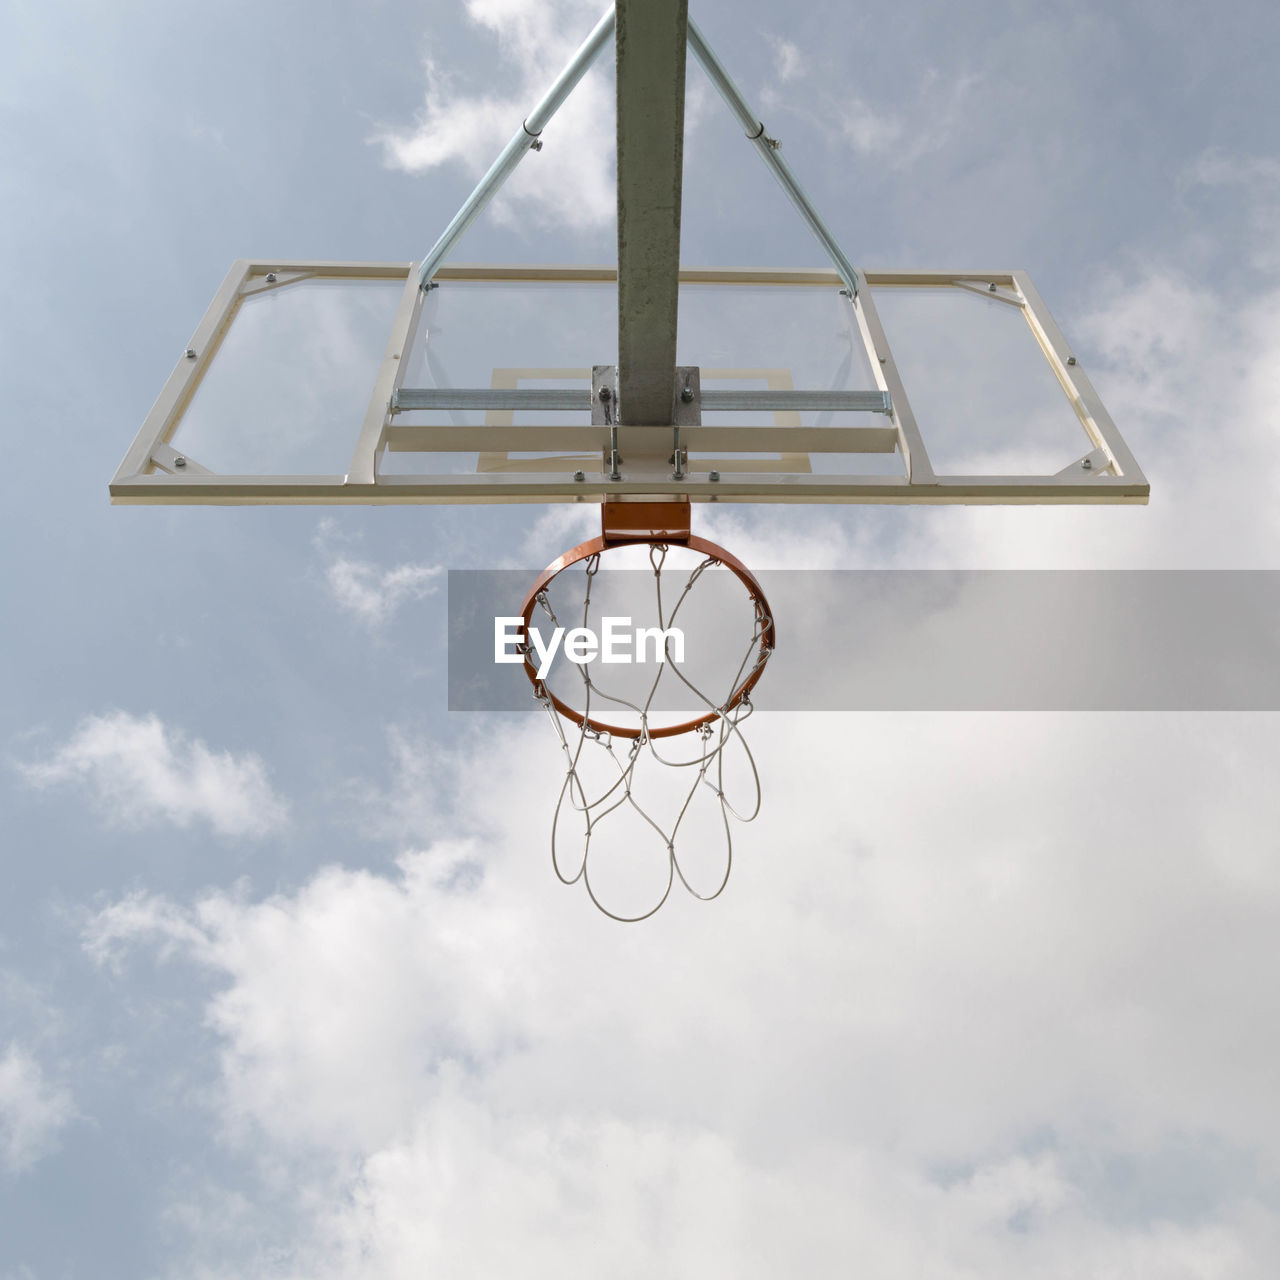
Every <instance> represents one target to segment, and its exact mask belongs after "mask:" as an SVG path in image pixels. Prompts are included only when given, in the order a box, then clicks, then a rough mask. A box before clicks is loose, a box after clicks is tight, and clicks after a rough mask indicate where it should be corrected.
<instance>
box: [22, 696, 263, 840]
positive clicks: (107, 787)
mask: <svg viewBox="0 0 1280 1280" xmlns="http://www.w3.org/2000/svg"><path fill="white" fill-rule="evenodd" d="M19 770H20V772H21V773H22V776H23V777H24V778H25V779H26V781H27V782H28V783H29V784H30V785H32V786H35V787H41V788H43V787H51V786H57V785H63V784H67V783H79V784H81V785H83V786H85V787H87V788H88V789H89V790H90V791H91V792H92V793H93V795H94V798H95V799H96V800H97V802H98V803H99V804H100V805H101V806H102V807H103V809H104V810H105V811H106V812H107V814H108V815H109V816H110V817H111V818H112V819H113V820H115V821H117V822H120V823H122V824H124V825H126V826H139V825H145V824H149V823H154V822H158V821H166V822H172V823H173V824H174V825H176V826H179V827H188V826H190V825H191V824H192V823H193V822H196V821H203V822H207V823H209V825H210V826H212V827H213V829H214V830H215V831H217V832H218V833H219V834H220V835H224V836H251V837H261V836H266V835H269V834H270V833H272V832H274V831H277V830H279V829H280V828H282V827H283V826H284V825H285V823H286V821H287V815H288V810H287V805H286V804H285V802H284V800H283V799H281V798H280V797H279V796H278V795H276V793H275V792H274V791H273V790H272V788H271V784H270V781H269V780H268V777H267V770H266V766H265V765H264V764H263V762H262V760H261V759H260V758H259V757H258V756H257V755H255V754H253V753H252V752H247V753H245V754H243V755H239V756H235V755H232V754H231V753H230V752H228V751H213V750H211V749H210V748H209V747H207V746H206V745H205V744H204V743H203V742H202V741H200V740H199V739H193V740H190V741H188V740H187V739H186V738H185V737H184V736H183V735H182V734H181V733H180V732H177V731H174V730H171V729H168V728H166V727H165V725H164V724H163V723H162V722H161V720H160V718H159V717H158V716H155V715H149V716H132V715H129V714H128V713H127V712H124V711H115V712H112V713H110V714H108V715H103V716H90V717H88V718H87V719H86V720H84V721H82V722H81V724H80V725H79V726H78V727H77V728H76V730H75V732H74V733H73V734H72V735H71V737H70V739H69V740H68V741H67V742H66V743H65V744H64V745H63V746H62V747H60V748H59V749H58V750H57V751H56V752H54V754H53V755H52V756H51V757H50V758H49V759H48V760H44V761H39V762H36V763H32V764H22V765H19Z"/></svg>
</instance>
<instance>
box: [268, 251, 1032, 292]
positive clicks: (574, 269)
mask: <svg viewBox="0 0 1280 1280" xmlns="http://www.w3.org/2000/svg"><path fill="white" fill-rule="evenodd" d="M243 265H244V268H245V271H246V274H247V275H249V276H265V275H267V274H268V273H269V272H272V271H274V272H277V273H283V272H294V271H306V272H309V273H312V274H314V275H315V276H317V277H319V278H321V279H351V278H355V279H361V278H364V279H375V280H403V279H404V278H405V277H406V276H407V275H408V274H409V273H410V272H411V271H414V270H416V268H417V264H416V263H413V262H355V261H336V260H335V261H329V262H317V261H315V260H314V259H311V258H252V259H248V260H246V261H245V263H244V264H243ZM1020 274H1021V273H1020V272H1017V271H1010V270H1004V271H864V272H863V273H862V276H863V279H864V280H865V281H866V283H867V284H869V285H872V286H873V287H874V286H876V285H880V286H886V285H887V286H894V285H898V286H907V287H912V286H914V287H915V288H930V287H945V286H947V285H952V284H959V283H971V284H995V285H1000V286H1003V287H1006V288H1016V287H1017V285H1018V276H1019V275H1020ZM617 278H618V268H617V267H616V266H613V265H610V264H608V263H601V264H598V265H595V266H578V265H563V264H562V265H557V264H546V263H536V262H535V263H497V264H494V263H475V262H470V263H468V262H446V263H442V264H441V265H440V267H439V268H438V269H437V270H436V273H435V279H436V280H440V281H456V282H458V283H465V282H471V283H480V282H483V281H488V282H491V283H500V282H502V281H511V282H515V281H521V280H527V281H531V282H533V281H542V282H546V281H552V282H559V283H564V284H612V283H613V282H614V281H616V280H617ZM680 283H681V284H737V285H746V286H766V285H773V286H782V287H792V288H794V287H797V286H798V287H807V288H832V289H843V288H844V287H845V286H844V281H843V280H842V279H841V278H840V273H839V272H838V271H835V270H834V269H832V268H831V267H681V268H680Z"/></svg>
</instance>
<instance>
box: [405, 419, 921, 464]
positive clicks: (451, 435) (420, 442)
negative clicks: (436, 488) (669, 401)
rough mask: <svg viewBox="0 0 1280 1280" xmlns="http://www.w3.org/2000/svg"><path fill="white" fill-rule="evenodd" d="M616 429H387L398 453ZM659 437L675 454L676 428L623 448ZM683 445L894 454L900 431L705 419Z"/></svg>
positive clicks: (517, 448) (582, 447) (508, 447)
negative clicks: (734, 422)
mask: <svg viewBox="0 0 1280 1280" xmlns="http://www.w3.org/2000/svg"><path fill="white" fill-rule="evenodd" d="M610 431H611V428H609V427H606V426H600V425H592V424H590V423H581V424H570V425H550V426H542V425H537V424H534V423H529V424H527V425H523V426H483V427H480V426H475V427H468V426H457V425H455V424H453V423H431V424H429V425H421V424H414V425H408V424H400V423H393V424H392V425H391V426H389V427H388V428H387V432H386V437H387V448H388V449H389V450H390V451H391V452H392V453H511V452H517V453H550V452H552V451H557V450H573V451H575V452H577V453H592V452H597V453H598V452H599V451H600V450H602V449H605V448H607V447H608V445H609V441H610ZM654 437H657V439H658V440H659V441H661V445H660V447H659V450H658V451H659V452H661V451H662V449H666V450H667V452H670V448H671V444H672V440H673V436H672V428H671V427H632V426H621V427H619V428H618V448H619V449H620V450H621V451H622V454H623V456H624V457H626V456H627V453H628V451H630V452H631V453H643V454H646V455H651V454H653V452H654ZM680 444H681V446H682V447H683V448H686V449H696V450H701V451H706V450H709V449H715V450H718V451H720V452H723V453H772V452H775V451H776V452H778V453H892V452H893V451H894V450H895V449H896V448H897V445H898V432H897V429H896V428H895V427H893V426H883V427H790V426H776V425H774V424H773V423H769V424H768V425H762V426H738V425H733V426H730V425H721V424H716V425H709V424H707V423H705V422H703V423H693V424H690V425H688V426H682V427H681V428H680ZM775 469H776V465H775Z"/></svg>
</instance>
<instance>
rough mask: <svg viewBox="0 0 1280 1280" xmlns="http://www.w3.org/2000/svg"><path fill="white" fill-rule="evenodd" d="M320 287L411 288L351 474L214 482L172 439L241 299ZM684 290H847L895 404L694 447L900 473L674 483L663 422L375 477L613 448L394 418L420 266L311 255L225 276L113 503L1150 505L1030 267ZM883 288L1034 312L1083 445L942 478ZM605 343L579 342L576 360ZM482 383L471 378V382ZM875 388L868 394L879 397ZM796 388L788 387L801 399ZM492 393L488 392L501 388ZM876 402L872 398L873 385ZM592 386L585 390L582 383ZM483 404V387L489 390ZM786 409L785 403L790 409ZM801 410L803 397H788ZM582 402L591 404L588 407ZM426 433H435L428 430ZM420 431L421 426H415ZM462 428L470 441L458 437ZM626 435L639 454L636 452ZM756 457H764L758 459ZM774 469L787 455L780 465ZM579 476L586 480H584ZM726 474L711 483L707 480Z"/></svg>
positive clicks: (722, 435) (823, 272) (560, 431)
mask: <svg viewBox="0 0 1280 1280" xmlns="http://www.w3.org/2000/svg"><path fill="white" fill-rule="evenodd" d="M311 279H321V280H323V279H332V280H381V281H386V280H402V281H403V282H404V289H403V293H402V295H401V298H400V302H399V306H398V308H397V312H396V315H395V319H394V321H393V324H392V328H391V332H390V334H389V335H388V340H387V345H386V350H385V354H384V356H383V358H382V361H381V365H380V367H379V369H378V371H377V375H376V377H375V379H374V384H373V386H372V387H371V389H370V398H369V404H368V409H367V411H366V413H365V416H364V419H363V422H361V423H359V424H356V423H353V424H352V446H353V447H352V456H351V462H350V465H349V467H348V470H347V472H346V474H345V475H266V476H264V475H221V474H216V473H214V472H212V471H210V470H209V469H208V468H207V467H204V466H202V465H201V463H200V460H199V459H198V458H187V457H185V456H183V455H182V454H180V453H178V452H177V451H176V450H175V449H174V447H173V445H172V440H173V437H174V435H175V433H176V432H177V430H178V428H179V426H180V424H181V421H182V415H183V413H184V411H185V410H186V408H187V406H188V405H189V404H190V402H191V398H192V396H193V395H194V394H195V391H196V389H197V388H198V387H199V385H200V381H201V379H202V378H203V377H204V375H205V373H206V372H207V370H208V369H209V367H210V365H211V363H212V361H213V360H214V358H215V357H216V355H217V351H218V347H219V345H220V344H221V342H222V339H223V338H224V336H225V335H226V333H227V331H228V329H229V328H230V326H231V325H232V323H233V322H234V319H235V316H236V313H237V310H238V308H239V305H240V303H241V301H242V300H243V299H245V298H246V297H252V296H254V295H256V294H259V293H262V292H264V291H267V290H271V289H283V288H288V287H289V285H290V284H292V283H294V282H296V281H301V280H311ZM435 279H436V280H437V281H439V282H441V283H443V282H448V281H471V282H482V281H492V282H517V281H530V282H538V283H542V284H546V283H555V282H557V281H561V282H566V283H574V282H577V283H582V282H605V283H607V282H610V281H614V280H616V279H617V271H616V268H614V267H608V266H605V267H544V266H465V265H456V266H442V267H440V268H439V269H438V270H437V272H436V273H435ZM680 280H681V282H682V283H690V284H715V285H726V286H732V285H750V286H756V287H759V286H769V285H778V286H789V287H796V286H801V287H813V288H821V289H829V290H840V291H841V292H843V293H844V294H845V296H846V298H847V299H848V305H849V306H850V308H851V310H852V313H853V316H854V318H855V320H856V323H857V327H858V331H859V333H860V334H861V337H862V340H863V343H864V345H865V347H866V350H867V354H868V357H869V360H870V364H871V368H872V370H873V376H874V379H875V382H876V388H875V390H876V391H878V392H881V393H884V396H885V397H887V399H886V400H885V405H886V408H887V410H888V412H887V413H886V414H885V415H884V417H883V419H882V420H881V423H880V424H879V425H875V426H866V427H862V426H859V427H801V426H785V427H778V426H773V427H760V426H745V425H743V426H732V425H729V426H721V425H717V426H707V425H702V424H697V423H695V424H687V425H683V426H681V427H680V444H681V446H682V447H683V448H685V449H692V450H699V451H703V452H705V451H708V450H715V451H717V452H724V453H733V452H734V451H761V450H778V451H781V452H783V453H788V454H793V455H794V454H798V453H806V452H813V453H848V454H850V455H851V456H854V457H856V456H857V454H859V453H878V452H886V451H889V450H897V451H898V452H900V454H901V456H902V459H903V464H904V470H905V474H900V475H880V474H872V475H863V474H858V473H856V472H854V473H850V474H847V475H829V474H822V475H819V474H812V473H808V472H796V471H786V470H782V469H779V470H777V471H761V470H745V469H744V470H742V471H729V470H720V471H718V472H708V471H702V472H699V471H697V470H689V471H687V472H686V473H685V474H683V475H681V476H675V475H673V474H672V473H671V469H670V467H668V466H666V465H664V463H665V455H666V454H667V453H668V452H669V444H670V442H671V440H672V428H671V427H670V426H661V427H658V426H645V425H643V424H628V425H627V426H625V427H623V428H621V435H622V442H621V443H620V445H619V451H620V453H621V454H622V456H623V457H624V459H625V458H626V457H627V456H628V455H630V458H631V461H630V462H629V463H627V462H624V464H623V465H622V466H621V468H620V474H619V478H618V479H611V478H610V474H609V468H608V467H607V466H604V465H601V466H600V467H599V468H598V469H593V470H588V469H586V468H582V467H581V466H580V459H566V462H565V466H564V469H563V471H560V472H557V471H555V470H549V469H547V462H546V460H545V459H542V460H539V462H538V465H537V469H536V470H530V471H517V470H511V469H507V468H504V469H502V470H489V471H477V472H476V473H475V474H467V475H458V474H420V475H404V474H394V475H381V474H379V471H378V460H379V458H380V456H381V454H382V452H383V451H384V450H385V449H387V448H388V447H392V448H398V449H404V448H405V447H406V446H410V445H412V446H416V447H417V448H428V447H433V448H434V449H435V450H437V451H444V450H445V449H448V448H452V449H456V450H461V451H466V452H479V453H493V452H495V451H530V452H533V451H545V450H561V449H565V450H573V451H576V453H578V454H585V455H588V456H590V457H593V458H594V457H600V458H603V457H604V456H605V455H606V454H607V453H608V451H609V449H610V443H611V433H610V428H609V427H608V426H604V425H600V424H599V423H596V424H594V425H587V424H566V425H563V426H542V425H527V426H525V425H513V426H502V427H474V428H467V427H440V428H430V427H420V426H419V427H401V426H399V425H398V424H397V422H396V417H397V413H398V410H397V409H395V408H394V407H393V404H394V398H395V396H396V394H397V392H398V391H400V390H401V389H402V388H401V381H402V379H403V375H404V369H405V367H406V365H407V361H406V360H405V359H404V358H403V357H404V355H405V353H406V352H407V351H409V350H410V349H411V348H412V346H413V343H414V340H415V336H416V332H417V327H418V320H419V317H420V315H421V311H422V304H423V299H424V297H425V294H424V292H423V290H422V289H421V288H420V287H419V282H418V266H417V264H416V263H412V262H311V261H281V260H265V259H264V260H250V259H241V260H239V261H237V262H236V263H234V264H233V266H232V268H231V270H230V271H229V272H228V273H227V276H226V279H225V280H224V281H223V283H222V286H221V287H220V288H219V290H218V292H217V294H216V295H215V297H214V300H213V302H212V303H211V304H210V306H209V309H208V311H207V312H206V313H205V316H204V318H203V320H201V322H200V325H199V327H198V328H197V329H196V332H195V334H194V335H193V337H192V339H191V341H190V343H189V344H188V347H187V349H186V351H185V352H184V353H183V355H182V356H180V357H179V359H178V363H177V365H176V366H175V368H174V370H173V372H172V374H171V375H170V377H169V379H168V381H167V382H166V383H165V386H164V389H163V390H162V391H161V393H160V396H159V398H158V399H157V400H156V403H155V405H154V406H153V408H152V410H151V412H150V413H149V414H148V415H147V418H146V421H145V422H144V423H143V425H142V428H141V430H140V431H139V432H138V435H137V437H136V438H135V440H134V442H133V444H132V445H131V446H130V448H129V451H128V453H127V454H126V455H125V458H124V461H123V462H122V463H121V464H120V468H119V470H118V471H117V472H116V475H115V477H114V479H113V480H112V481H111V485H110V494H111V500H112V502H113V503H119V504H144V505H145V504H197V505H199V504H210V505H241V504H273V505H274V504H345V503H360V504H376V503H462V502H465V503H490V502H526V503H529V502H533V503H552V502H594V503H599V502H601V501H603V500H604V499H605V498H606V497H609V498H624V499H634V500H643V499H656V498H666V499H670V498H687V499H688V500H690V501H692V502H751V503H756V502H790V503H824V502H838V503H932V504H939V503H971V504H1018V503H1138V504H1141V503H1145V502H1146V501H1147V500H1148V496H1149V493H1150V486H1149V485H1148V483H1147V480H1146V477H1145V476H1144V475H1143V473H1142V471H1141V469H1140V468H1139V466H1138V464H1137V462H1136V460H1135V459H1134V457H1133V455H1132V453H1131V452H1130V450H1129V448H1128V446H1127V445H1126V444H1125V442H1124V440H1123V438H1122V437H1121V435H1120V432H1119V431H1118V429H1117V428H1116V425H1115V423H1114V422H1113V421H1112V420H1111V417H1110V415H1109V414H1108V413H1107V410H1106V408H1105V407H1104V406H1103V404H1102V401H1101V400H1100V399H1099V397H1098V395H1097V392H1096V391H1095V390H1094V388H1093V385H1092V383H1091V382H1090V381H1089V379H1088V377H1087V376H1086V375H1085V373H1084V370H1083V369H1082V368H1081V366H1080V363H1079V361H1078V359H1077V358H1076V356H1075V354H1074V353H1073V351H1072V350H1071V348H1070V346H1069V344H1068V343H1067V341H1066V339H1065V338H1064V337H1063V335H1062V333H1061V331H1060V330H1059V329H1058V326H1057V324H1056V323H1055V322H1054V320H1053V317H1052V316H1051V315H1050V314H1049V312H1048V309H1047V308H1046V307H1045V305H1044V303H1043V301H1042V300H1041V298H1040V295H1039V294H1038V293H1037V291H1036V289H1035V287H1034V286H1033V285H1032V283H1031V280H1030V279H1029V277H1028V276H1027V274H1026V273H1025V272H1023V271H976V272H975V271H963V272H929V271H901V272H876V271H873V272H865V273H864V272H858V273H857V289H856V293H855V296H853V297H848V293H849V291H848V290H846V289H845V288H844V284H843V281H842V280H841V278H840V276H839V275H838V274H837V273H836V271H834V270H832V269H824V268H816V269H811V270H787V269H749V268H739V269H735V268H724V269H719V268H682V269H681V271H680ZM877 287H882V288H883V287H893V288H927V289H938V288H945V289H956V290H967V291H971V292H975V293H981V294H982V295H983V296H985V297H987V298H994V299H996V300H998V301H1001V302H1004V303H1006V304H1007V305H1009V306H1010V307H1013V308H1016V309H1018V310H1019V311H1020V313H1021V314H1022V316H1023V317H1024V319H1025V321H1026V323H1027V325H1028V326H1029V328H1030V330H1031V332H1032V334H1033V335H1034V337H1035V339H1036V342H1037V344H1038V346H1039V349H1040V351H1041V353H1042V354H1043V357H1044V359H1045V360H1046V361H1047V363H1048V365H1049V367H1050V369H1051V370H1052V372H1053V373H1054V375H1055V376H1056V378H1057V380H1058V382H1059V384H1060V385H1061V387H1062V389H1063V392H1064V393H1065V395H1066V397H1067V400H1068V401H1069V403H1070V406H1071V408H1072V409H1073V410H1074V412H1075V416H1076V418H1077V419H1078V421H1079V423H1080V426H1081V429H1082V433H1083V436H1082V442H1083V445H1084V446H1085V452H1084V453H1083V455H1082V456H1081V457H1079V458H1078V459H1077V460H1076V461H1074V462H1072V463H1071V464H1070V465H1068V466H1067V467H1065V468H1063V469H1062V470H1061V471H1059V472H1057V473H1055V474H1049V475H1021V476H1007V475H940V474H938V473H937V472H936V471H935V469H934V467H933V464H932V462H931V461H930V458H929V453H928V448H927V444H926V441H925V438H924V435H923V434H922V431H921V427H920V425H919V424H918V423H917V422H916V419H915V415H914V414H913V412H912V410H911V404H910V399H909V395H908V390H907V388H906V387H905V386H904V385H903V381H902V378H901V377H900V375H899V371H898V366H897V364H896V363H895V360H894V356H893V352H892V350H891V348H890V346H889V342H888V339H887V338H886V337H885V334H884V330H883V328H882V326H881V324H880V320H879V316H878V314H877V311H876V306H875V300H874V291H875V289H876V288H877ZM610 355H612V353H609V352H595V351H592V352H585V351H584V352H583V366H584V368H586V367H589V366H590V365H591V364H592V362H593V361H594V362H599V361H600V360H601V359H602V358H604V357H605V356H610ZM484 390H485V389H483V388H477V389H476V391H477V392H482V391H484ZM870 391H871V389H870V388H869V389H868V392H870ZM801 392H803V389H800V391H799V392H794V393H792V394H793V395H799V394H801ZM491 394H492V391H491ZM863 394H864V395H866V394H867V393H863ZM584 395H585V393H584ZM481 398H483V397H481ZM788 403H791V402H788ZM795 403H797V405H798V403H799V402H795ZM582 407H583V408H587V407H590V405H589V402H587V403H584V405H583V406H582ZM433 432H434V434H433ZM410 433H412V434H410ZM459 433H461V434H459ZM628 444H629V446H630V447H628ZM752 465H753V466H755V465H758V464H756V463H753V464H752ZM778 465H779V468H781V467H783V466H784V465H785V464H784V462H783V460H781V459H780V461H779V464H778ZM575 475H581V476H582V478H581V479H577V478H575ZM713 475H717V476H718V478H717V479H712V476H713Z"/></svg>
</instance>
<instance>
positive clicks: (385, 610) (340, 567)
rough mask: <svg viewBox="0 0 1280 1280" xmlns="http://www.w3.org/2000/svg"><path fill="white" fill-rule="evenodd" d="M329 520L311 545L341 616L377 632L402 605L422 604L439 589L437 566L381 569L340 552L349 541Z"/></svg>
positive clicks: (321, 524)
mask: <svg viewBox="0 0 1280 1280" xmlns="http://www.w3.org/2000/svg"><path fill="white" fill-rule="evenodd" d="M349 540H350V537H349V535H346V534H344V533H343V531H342V530H341V529H340V528H339V527H338V525H337V524H336V523H335V522H334V521H333V520H332V519H330V518H326V519H324V520H321V521H320V522H319V524H318V525H317V526H316V532H315V536H314V537H313V538H312V545H313V546H314V547H315V548H316V550H317V551H319V552H320V554H321V555H322V556H323V557H324V558H325V560H326V564H325V566H324V581H325V586H326V587H328V589H329V594H330V595H331V596H332V598H333V601H334V603H335V604H337V606H338V607H339V608H340V609H342V610H343V611H344V612H346V613H349V614H351V615H352V616H353V617H355V618H357V619H358V620H359V621H360V622H362V623H363V624H364V625H365V626H366V627H367V628H368V629H369V630H370V631H377V630H378V629H379V628H381V627H382V626H384V625H385V624H386V623H387V622H389V621H390V620H391V619H392V618H393V617H394V616H395V614H396V612H397V611H398V610H399V609H400V607H401V606H402V605H404V604H407V603H409V602H410V601H411V600H423V599H425V598H426V597H427V596H430V595H434V594H435V592H436V591H437V590H438V589H439V586H440V578H441V575H442V574H443V573H444V570H443V568H441V566H439V565H427V564H401V565H396V566H394V567H393V568H390V569H383V568H381V567H379V566H378V565H376V564H373V563H372V562H371V561H368V560H361V559H358V558H356V557H354V556H351V555H348V554H347V553H346V552H345V551H343V550H342V549H341V548H342V544H343V543H344V542H346V541H349Z"/></svg>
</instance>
